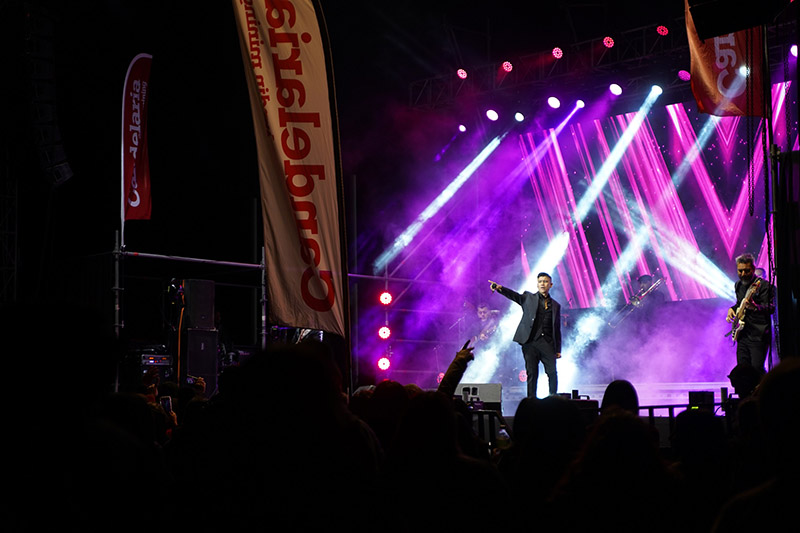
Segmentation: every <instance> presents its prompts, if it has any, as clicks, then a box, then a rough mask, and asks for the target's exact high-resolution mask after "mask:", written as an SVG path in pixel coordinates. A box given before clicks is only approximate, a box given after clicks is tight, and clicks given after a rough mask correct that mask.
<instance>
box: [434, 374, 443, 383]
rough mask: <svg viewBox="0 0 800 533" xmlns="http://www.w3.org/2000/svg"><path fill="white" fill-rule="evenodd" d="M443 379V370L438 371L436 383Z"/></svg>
mask: <svg viewBox="0 0 800 533" xmlns="http://www.w3.org/2000/svg"><path fill="white" fill-rule="evenodd" d="M443 379H444V372H439V373H438V374H436V383H441V382H442V380H443Z"/></svg>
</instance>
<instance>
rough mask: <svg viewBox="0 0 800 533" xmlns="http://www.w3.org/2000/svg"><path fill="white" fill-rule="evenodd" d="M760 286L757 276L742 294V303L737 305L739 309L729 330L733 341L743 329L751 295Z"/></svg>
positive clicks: (751, 298) (737, 338) (736, 339)
mask: <svg viewBox="0 0 800 533" xmlns="http://www.w3.org/2000/svg"><path fill="white" fill-rule="evenodd" d="M760 286H761V278H758V279H756V280H755V281H754V282H753V284H752V285H750V288H749V289H747V294H745V295H744V298H743V299H742V303H741V305H739V309H738V310H737V311H736V316H735V317H734V319H733V328H732V329H731V332H730V335H731V337H732V338H733V342H734V343H735V342H737V341H738V340H739V334H740V333H741V332H742V329H744V315H745V313H746V312H747V306H748V305H749V304H750V302H751V301H752V300H753V295H754V294H755V293H756V291H757V290H758V288H759V287H760Z"/></svg>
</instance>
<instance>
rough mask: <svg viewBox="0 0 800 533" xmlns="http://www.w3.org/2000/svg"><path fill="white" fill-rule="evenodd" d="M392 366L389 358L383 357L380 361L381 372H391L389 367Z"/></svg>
mask: <svg viewBox="0 0 800 533" xmlns="http://www.w3.org/2000/svg"><path fill="white" fill-rule="evenodd" d="M390 366H392V362H391V361H390V360H389V358H388V357H381V358H380V359H378V368H380V369H381V370H389V367H390Z"/></svg>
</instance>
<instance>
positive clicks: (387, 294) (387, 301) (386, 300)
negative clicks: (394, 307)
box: [378, 291, 392, 305]
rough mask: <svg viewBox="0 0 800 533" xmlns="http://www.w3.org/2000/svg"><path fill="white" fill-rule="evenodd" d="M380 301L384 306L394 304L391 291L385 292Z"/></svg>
mask: <svg viewBox="0 0 800 533" xmlns="http://www.w3.org/2000/svg"><path fill="white" fill-rule="evenodd" d="M378 299H379V300H380V302H381V303H382V304H383V305H389V304H390V303H392V293H390V292H389V291H383V292H382V293H381V295H380V297H379V298H378Z"/></svg>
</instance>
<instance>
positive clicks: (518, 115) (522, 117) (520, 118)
mask: <svg viewBox="0 0 800 533" xmlns="http://www.w3.org/2000/svg"><path fill="white" fill-rule="evenodd" d="M514 119H515V120H516V121H517V122H522V121H523V120H525V115H523V114H522V113H520V112H519V111H517V112H516V113H514Z"/></svg>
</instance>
